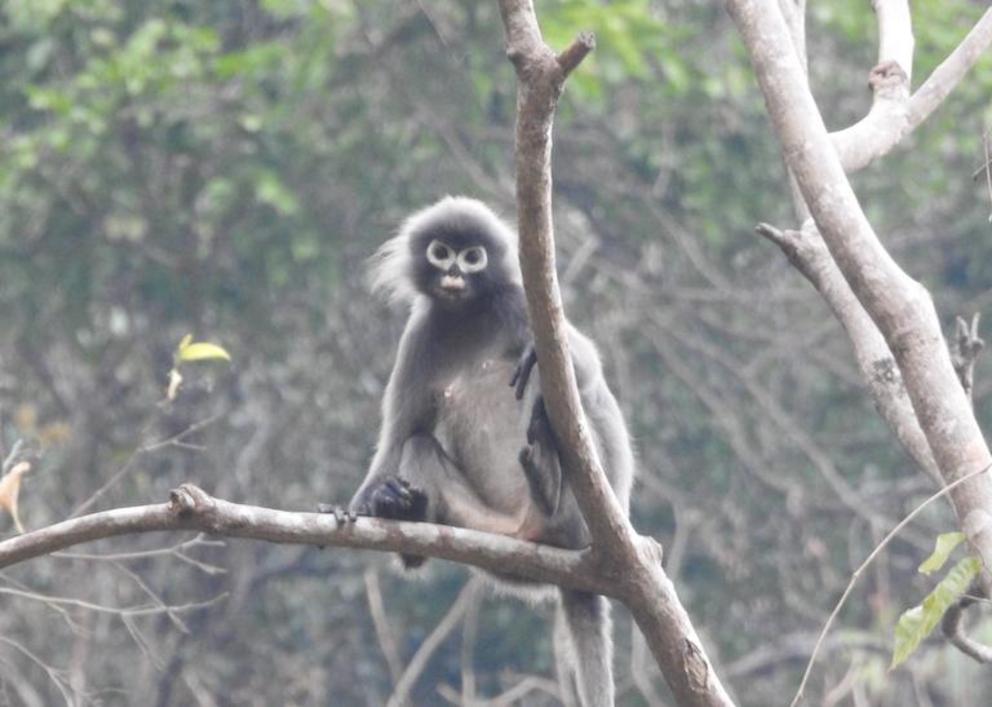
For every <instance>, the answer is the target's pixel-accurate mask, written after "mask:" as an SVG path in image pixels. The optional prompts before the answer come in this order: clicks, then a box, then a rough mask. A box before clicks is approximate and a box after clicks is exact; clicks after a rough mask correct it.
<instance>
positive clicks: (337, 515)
mask: <svg viewBox="0 0 992 707" xmlns="http://www.w3.org/2000/svg"><path fill="white" fill-rule="evenodd" d="M317 512H318V513H330V514H331V515H333V516H334V520H336V521H337V524H338V525H344V524H345V523H354V522H355V521H356V520H358V516H359V515H364V514H362V513H358V512H356V511H353V510H351V509H350V508H342V507H341V506H335V505H331V504H330V503H318V504H317Z"/></svg>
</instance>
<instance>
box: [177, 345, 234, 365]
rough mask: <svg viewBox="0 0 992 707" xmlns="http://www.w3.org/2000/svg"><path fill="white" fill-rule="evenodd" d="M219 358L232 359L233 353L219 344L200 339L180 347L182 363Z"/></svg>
mask: <svg viewBox="0 0 992 707" xmlns="http://www.w3.org/2000/svg"><path fill="white" fill-rule="evenodd" d="M218 359H220V360H224V361H230V360H231V354H229V353H228V352H227V351H225V350H224V349H223V348H222V347H220V346H218V345H217V344H208V343H205V342H203V341H198V342H196V343H195V344H187V345H186V346H184V347H183V348H181V349H179V361H180V362H182V363H186V362H188V361H212V360H218Z"/></svg>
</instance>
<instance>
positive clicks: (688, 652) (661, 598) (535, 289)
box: [499, 0, 732, 705]
mask: <svg viewBox="0 0 992 707" xmlns="http://www.w3.org/2000/svg"><path fill="white" fill-rule="evenodd" d="M499 5H500V13H501V15H502V18H503V25H504V28H505V32H506V45H507V56H508V57H509V59H510V60H511V61H512V62H513V65H514V67H515V68H516V70H517V78H518V88H517V128H516V169H517V207H518V215H517V218H518V230H519V232H520V265H521V269H522V271H523V279H524V289H525V291H526V294H527V308H528V312H529V314H530V319H531V327H532V330H533V332H534V338H535V342H534V347H535V349H536V351H537V357H538V364H539V365H540V370H541V391H542V393H543V395H544V400H545V404H546V406H547V409H548V414H549V417H550V419H551V423H552V425H553V427H554V430H555V433H556V435H557V437H558V439H559V441H560V443H561V444H560V453H561V454H562V456H563V461H564V462H565V464H564V465H565V467H566V468H567V469H568V470H569V473H570V476H569V481H570V483H571V486H572V489H573V491H574V493H575V497H576V500H577V501H578V503H579V507H580V508H581V510H582V515H583V517H584V518H585V520H586V523H587V525H588V526H589V530H590V533H591V535H592V552H593V554H594V557H595V559H596V561H597V562H598V563H599V569H600V571H601V572H602V574H603V576H604V577H609V578H610V580H611V581H612V583H614V586H616V587H617V591H618V593H620V594H621V595H622V596H621V600H622V601H623V602H624V603H625V604H626V605H627V606H628V607H629V608H630V609H631V611H632V613H633V615H634V619H635V620H636V621H637V623H638V625H639V626H640V627H641V630H642V631H643V632H644V634H645V636H646V637H647V639H648V642H649V644H650V645H651V649H652V652H653V653H654V656H655V660H657V661H658V664H659V666H660V667H661V670H662V673H663V674H664V675H665V679H666V680H667V682H668V685H669V687H670V688H671V689H672V692H673V693H674V694H675V697H676V700H677V701H678V703H679V704H680V705H729V704H732V703H731V701H730V698H729V697H728V696H727V694H726V692H725V691H724V689H723V686H722V685H721V684H720V681H719V679H718V678H717V677H716V674H715V672H714V670H713V667H712V665H711V664H710V662H709V660H708V659H707V657H706V654H705V652H704V651H703V648H702V643H701V642H700V640H699V637H698V636H697V635H696V632H695V630H694V629H693V627H692V624H691V623H690V621H689V617H688V615H687V614H686V612H685V609H684V608H683V607H682V605H681V604H680V603H679V600H678V597H677V596H676V594H675V591H674V587H673V586H672V583H671V581H670V580H669V579H668V577H667V576H666V575H665V574H664V572H663V570H662V569H661V562H660V560H661V557H660V546H658V545H657V543H655V542H654V541H651V540H650V539H646V538H639V537H638V536H637V534H636V532H635V531H634V529H633V527H632V526H631V525H630V522H629V520H628V519H627V517H626V514H625V513H624V512H623V509H622V508H621V507H620V504H619V502H618V501H617V499H616V497H615V496H614V495H613V492H612V490H611V488H610V485H609V481H608V480H607V478H606V474H605V473H604V472H603V469H602V466H601V464H600V460H599V459H598V457H597V454H596V450H595V447H594V446H593V443H592V438H591V436H590V431H589V427H588V425H587V424H586V421H585V415H584V413H583V411H582V405H581V402H580V399H579V394H578V388H577V386H576V381H575V373H574V370H573V367H572V364H571V358H570V356H569V353H568V346H567V336H566V332H567V330H566V322H565V316H564V312H563V308H562V301H561V292H560V291H559V289H558V281H557V275H556V271H555V250H554V237H553V233H554V230H553V225H552V215H551V131H552V124H553V120H554V113H555V108H556V106H557V102H558V97H559V96H560V95H561V91H562V88H563V86H564V82H565V79H566V78H567V76H568V73H569V71H571V70H572V69H573V68H575V66H576V65H577V64H578V61H579V60H581V59H582V57H583V56H585V54H586V53H587V52H588V50H589V49H591V48H592V42H591V41H590V39H589V37H588V36H585V38H583V37H580V38H579V40H577V41H576V43H574V44H573V45H572V47H571V48H569V49H568V50H566V51H565V52H563V53H562V54H561V56H556V55H555V54H554V52H553V51H552V50H551V49H550V48H549V47H548V46H547V45H546V44H545V43H544V40H543V38H542V37H541V31H540V28H539V27H538V24H537V17H536V15H535V13H534V8H533V5H532V3H531V2H530V0H500V3H499Z"/></svg>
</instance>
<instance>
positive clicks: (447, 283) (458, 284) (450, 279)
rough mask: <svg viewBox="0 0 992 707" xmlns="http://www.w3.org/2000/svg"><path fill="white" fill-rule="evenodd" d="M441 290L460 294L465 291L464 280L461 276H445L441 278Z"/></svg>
mask: <svg viewBox="0 0 992 707" xmlns="http://www.w3.org/2000/svg"><path fill="white" fill-rule="evenodd" d="M441 289H444V290H448V291H450V292H461V291H462V290H464V289H465V278H463V277H462V276H461V275H445V276H443V277H442V278H441Z"/></svg>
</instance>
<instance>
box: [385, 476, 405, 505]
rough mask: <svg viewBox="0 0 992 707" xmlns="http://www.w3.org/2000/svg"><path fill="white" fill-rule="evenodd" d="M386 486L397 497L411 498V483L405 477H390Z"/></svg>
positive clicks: (402, 498)
mask: <svg viewBox="0 0 992 707" xmlns="http://www.w3.org/2000/svg"><path fill="white" fill-rule="evenodd" d="M386 488H387V489H388V490H389V491H390V492H391V493H392V494H393V496H394V497H395V498H398V499H401V500H403V501H408V500H410V484H409V482H407V481H405V480H404V479H390V480H389V481H387V482H386Z"/></svg>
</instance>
